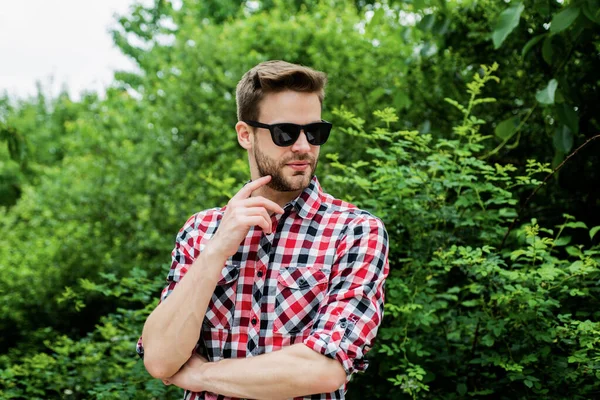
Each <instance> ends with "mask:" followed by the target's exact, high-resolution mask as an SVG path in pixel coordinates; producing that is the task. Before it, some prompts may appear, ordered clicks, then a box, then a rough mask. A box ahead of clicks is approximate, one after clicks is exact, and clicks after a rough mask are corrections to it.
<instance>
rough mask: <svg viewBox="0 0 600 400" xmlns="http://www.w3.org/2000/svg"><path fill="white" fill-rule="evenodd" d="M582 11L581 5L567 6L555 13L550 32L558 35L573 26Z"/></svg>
mask: <svg viewBox="0 0 600 400" xmlns="http://www.w3.org/2000/svg"><path fill="white" fill-rule="evenodd" d="M580 11H581V10H580V9H579V7H567V8H565V9H564V10H562V11H561V12H559V13H558V14H554V17H552V22H551V24H550V34H551V35H556V34H557V33H559V32H562V31H564V30H565V29H567V28H568V27H569V26H571V24H572V23H573V21H575V20H576V19H577V17H578V16H579V12H580Z"/></svg>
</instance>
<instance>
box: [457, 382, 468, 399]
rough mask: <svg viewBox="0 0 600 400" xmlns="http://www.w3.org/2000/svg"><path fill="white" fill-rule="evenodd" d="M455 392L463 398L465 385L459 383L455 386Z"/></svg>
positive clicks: (465, 392)
mask: <svg viewBox="0 0 600 400" xmlns="http://www.w3.org/2000/svg"><path fill="white" fill-rule="evenodd" d="M456 391H457V392H458V394H459V395H460V396H461V397H462V396H464V395H465V394H467V385H465V384H464V383H459V384H458V385H456Z"/></svg>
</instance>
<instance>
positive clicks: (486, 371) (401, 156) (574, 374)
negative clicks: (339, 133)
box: [332, 67, 600, 399]
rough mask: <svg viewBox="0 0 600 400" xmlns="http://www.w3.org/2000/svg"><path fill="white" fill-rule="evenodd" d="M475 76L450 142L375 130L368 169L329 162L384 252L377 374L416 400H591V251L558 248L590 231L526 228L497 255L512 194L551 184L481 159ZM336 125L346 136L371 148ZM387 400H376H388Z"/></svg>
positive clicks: (594, 295) (594, 275) (597, 359)
mask: <svg viewBox="0 0 600 400" xmlns="http://www.w3.org/2000/svg"><path fill="white" fill-rule="evenodd" d="M482 71H484V74H483V75H482V76H476V77H475V80H474V82H473V84H471V85H468V86H469V89H468V90H469V92H470V93H471V95H472V96H471V99H470V101H469V103H468V104H466V105H461V104H459V103H457V102H455V101H453V100H448V102H449V103H450V104H453V105H454V106H455V107H457V108H459V109H460V110H461V111H462V112H464V113H465V118H464V120H463V123H462V125H460V126H457V127H456V128H455V129H454V132H455V134H456V139H452V140H448V139H439V140H434V139H433V138H432V137H431V135H423V134H419V133H418V132H408V131H394V130H389V129H388V128H387V125H388V122H387V121H386V118H381V120H382V124H384V125H386V128H378V129H377V130H376V135H372V137H373V140H372V146H371V150H370V151H369V153H370V154H371V155H372V156H373V160H372V161H371V162H369V163H368V164H367V165H364V164H363V165H361V169H360V170H359V169H358V168H355V167H353V166H344V165H343V164H342V163H341V162H340V160H339V158H337V157H333V158H334V159H335V160H336V164H335V166H336V168H338V169H339V171H340V174H339V175H337V176H335V177H333V178H332V179H333V180H334V181H336V182H338V183H339V184H341V185H343V186H342V188H345V189H346V190H348V191H351V192H352V193H353V195H354V196H355V198H354V200H355V201H356V202H357V203H358V204H360V205H362V206H363V207H366V208H369V209H371V210H373V211H374V212H375V213H376V214H377V215H381V216H382V217H383V219H384V221H385V223H386V226H387V227H388V230H389V233H390V237H391V243H393V246H392V247H391V251H392V254H391V256H390V261H391V266H392V271H391V276H390V278H389V279H388V281H387V283H386V285H387V292H386V293H387V303H386V319H385V322H384V326H383V327H382V328H381V331H380V334H379V340H380V341H379V344H378V346H377V350H376V351H378V352H379V354H380V357H381V359H380V360H379V361H380V363H379V371H378V372H379V374H380V376H383V377H388V380H389V382H390V383H391V384H392V385H393V386H398V387H400V389H401V390H402V392H403V393H405V394H406V395H407V396H409V397H412V398H443V399H450V398H461V397H464V396H466V395H469V396H472V397H485V396H489V395H491V394H493V393H503V392H506V391H507V390H510V392H511V393H513V396H515V397H527V396H534V397H537V396H556V397H560V398H582V399H583V398H590V396H593V394H594V393H596V392H597V391H598V389H599V386H598V383H597V382H598V377H599V376H600V372H599V367H600V351H599V350H598V349H599V348H598V346H597V344H598V343H600V330H599V328H600V323H599V322H598V318H599V317H600V312H599V311H598V308H597V305H598V303H597V299H598V294H600V289H598V287H597V284H596V283H597V281H598V279H599V278H600V247H599V246H597V245H596V246H594V247H589V246H585V245H583V244H582V245H574V244H571V243H570V242H571V237H570V236H568V237H567V236H565V234H571V233H572V232H573V230H574V229H578V228H581V229H585V230H586V231H587V230H588V229H587V227H586V225H585V224H584V223H582V222H575V221H574V220H573V217H572V216H569V215H566V216H565V218H566V220H565V222H564V223H562V224H560V225H558V226H556V230H554V229H546V228H541V227H540V226H539V224H538V223H537V221H536V220H535V219H534V220H532V222H531V223H530V224H526V225H524V226H522V227H521V228H520V229H519V230H518V231H517V232H515V233H514V234H513V235H512V240H511V245H510V246H511V248H505V249H498V248H497V246H498V245H499V244H500V242H501V240H502V237H503V235H504V233H505V231H506V229H507V228H506V227H507V225H508V223H509V222H510V221H511V220H512V219H513V218H514V217H515V215H516V214H515V209H514V207H515V205H516V201H515V199H514V198H513V195H512V193H511V192H513V191H514V189H515V188H518V187H527V188H530V189H533V187H534V186H536V185H538V184H540V182H539V181H538V180H537V179H536V178H535V176H536V175H538V174H540V173H548V172H550V170H549V169H548V166H547V165H545V164H542V163H539V162H536V161H534V160H530V161H529V162H528V168H527V170H526V174H525V175H518V174H517V173H516V168H514V167H513V166H511V165H510V164H507V165H503V166H502V165H499V164H495V165H490V164H488V163H485V162H482V161H481V160H479V159H478V158H477V156H478V155H479V154H480V151H481V150H482V148H483V146H482V144H481V143H482V142H483V141H485V140H486V137H484V136H482V135H481V134H480V133H479V132H478V128H479V122H480V120H479V119H478V118H476V117H474V116H473V115H472V114H471V112H470V111H468V110H472V108H473V105H474V104H477V98H476V96H474V95H473V93H477V92H478V91H479V90H480V89H481V88H482V85H483V83H484V82H487V81H490V80H496V79H497V78H495V77H494V76H493V75H492V73H493V72H494V71H495V68H493V67H492V68H485V67H482ZM387 113H389V110H388V111H386V114H387ZM343 115H344V116H345V117H346V118H347V120H348V122H347V126H352V128H348V129H347V130H346V133H348V134H353V135H358V136H361V137H369V134H368V133H366V132H364V131H363V130H361V129H359V130H358V131H356V130H355V129H356V128H357V127H356V124H355V123H354V122H353V116H352V115H351V114H350V113H349V112H348V111H345V112H344V113H343ZM378 115H379V116H380V117H381V116H383V115H384V114H382V113H378ZM487 139H488V140H489V138H487ZM381 143H386V145H385V146H384V147H382V146H381V145H380V144H381ZM378 144H379V145H378ZM361 171H362V173H361ZM356 188H359V189H358V190H357V189H356ZM353 189H354V190H353ZM342 191H344V189H342ZM589 232H590V235H593V234H595V233H596V232H597V230H595V231H593V232H592V231H591V230H590V231H589ZM584 243H585V242H584ZM584 304H585V305H584ZM387 390H388V391H387V392H385V391H384V392H379V393H380V396H381V397H382V398H397V397H398V396H397V395H394V394H393V393H394V389H392V388H389V389H387ZM575 393H577V394H576V395H574V394H575ZM573 396H574V397H573Z"/></svg>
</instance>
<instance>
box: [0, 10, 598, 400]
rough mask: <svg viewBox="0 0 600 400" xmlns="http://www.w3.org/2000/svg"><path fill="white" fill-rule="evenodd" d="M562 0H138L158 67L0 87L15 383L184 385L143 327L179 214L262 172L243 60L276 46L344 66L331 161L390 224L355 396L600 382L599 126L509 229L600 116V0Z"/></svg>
mask: <svg viewBox="0 0 600 400" xmlns="http://www.w3.org/2000/svg"><path fill="white" fill-rule="evenodd" d="M565 3H567V4H562V3H559V2H558V1H554V0H552V1H548V2H540V1H537V0H526V1H524V2H523V7H521V5H520V3H515V2H511V3H510V4H506V3H504V2H497V1H494V0H478V1H470V2H469V1H467V2H465V1H461V2H459V1H442V2H440V1H439V0H413V1H400V0H398V1H393V0H390V1H388V2H372V1H317V0H315V1H310V2H298V1H295V0H275V1H260V2H247V3H246V2H243V3H241V5H240V3H239V2H233V1H227V2H222V1H215V0H208V1H203V2H192V1H183V2H182V5H181V8H175V7H174V4H172V3H171V2H165V1H162V0H157V1H156V2H155V3H154V4H152V5H150V6H142V5H136V6H134V7H133V8H132V10H131V12H130V15H127V16H123V17H121V18H120V20H119V25H120V28H119V29H118V30H117V31H115V32H113V35H114V39H115V43H116V44H117V45H118V46H119V47H120V48H121V50H122V51H123V52H124V53H125V54H127V55H129V56H130V57H132V59H133V60H134V61H135V62H136V63H137V64H138V66H139V67H140V70H141V72H140V73H124V72H118V73H117V74H116V75H115V83H114V86H113V87H112V88H111V89H109V90H108V91H107V93H106V97H105V98H100V97H99V96H97V95H95V94H87V95H85V96H84V97H83V98H82V100H81V101H78V102H74V101H71V100H70V99H69V98H68V96H67V95H66V94H62V95H60V96H59V97H57V98H55V99H51V98H47V97H46V96H44V95H43V93H40V94H39V95H38V96H37V98H35V99H30V100H26V101H18V102H13V101H9V99H7V98H6V97H1V98H0V232H1V234H0V272H1V274H0V333H1V334H0V354H2V355H1V356H0V398H62V397H64V398H82V399H83V398H96V397H98V398H119V394H121V396H122V397H128V398H148V397H155V398H163V397H165V396H166V395H167V393H169V394H171V393H173V396H177V395H178V394H175V393H176V392H177V391H176V390H174V389H173V388H168V391H167V389H166V388H164V387H163V386H162V385H161V384H160V382H158V381H155V380H152V379H150V378H149V376H148V375H147V374H146V373H145V372H144V370H143V366H142V365H141V362H140V361H139V360H138V359H137V358H136V356H135V355H134V353H133V345H134V342H135V339H136V338H137V336H138V334H139V332H140V331H141V327H142V323H143V321H144V318H145V316H146V315H147V314H148V312H149V311H150V310H151V309H152V308H153V306H154V305H155V304H156V299H157V297H158V290H159V288H160V287H161V286H162V284H163V282H164V276H165V275H166V268H167V267H166V264H165V263H166V262H168V258H169V257H168V255H169V252H170V250H171V246H172V240H173V237H174V234H175V233H176V232H177V230H178V229H179V228H180V226H181V223H182V221H183V220H185V218H186V217H188V216H189V215H191V214H192V213H194V212H196V211H198V210H200V209H203V208H207V207H213V206H215V205H219V204H224V202H225V201H226V200H227V199H228V198H229V197H230V196H231V195H232V194H233V193H234V192H235V190H236V188H237V187H239V185H240V184H241V182H243V181H244V180H245V179H247V176H248V166H247V161H246V160H245V156H244V153H243V151H242V150H241V149H239V148H238V146H237V144H236V141H235V133H234V130H233V128H232V127H233V125H234V123H235V120H236V118H235V112H234V110H235V104H234V90H235V84H236V82H237V80H238V79H239V77H240V76H241V74H242V73H243V72H245V71H246V70H247V69H248V68H250V67H251V66H253V65H255V64H256V63H258V62H260V61H263V60H266V59H277V58H283V59H286V60H288V61H292V62H298V63H302V64H306V65H310V66H313V67H315V68H318V69H322V70H324V71H326V72H327V73H328V75H329V87H328V93H327V97H326V102H325V110H324V111H325V113H324V118H326V119H328V120H332V121H333V122H334V125H335V126H336V131H335V133H334V135H332V137H331V140H330V141H329V142H328V143H327V146H326V147H324V149H323V153H322V159H321V163H320V165H319V178H320V180H321V182H322V183H323V185H324V187H325V188H326V189H327V190H328V191H329V192H331V193H332V194H334V195H337V196H338V197H341V198H343V199H345V200H351V201H353V202H355V203H357V204H358V205H360V206H362V207H364V208H367V209H369V210H371V211H373V212H375V213H376V214H377V215H379V216H381V217H382V218H383V219H384V221H385V223H386V226H387V229H388V232H389V234H390V238H391V244H392V245H391V256H390V261H391V265H392V273H391V276H390V279H389V281H388V286H387V299H388V305H387V309H386V317H385V321H384V325H383V326H382V328H381V332H380V335H379V339H378V342H377V346H376V347H375V348H374V349H373V350H372V352H371V353H370V355H371V358H372V366H371V367H370V369H369V370H368V371H367V374H366V375H364V376H356V377H355V378H354V380H353V382H352V383H351V388H350V391H349V394H348V396H349V398H361V399H363V398H383V399H394V398H410V397H424V398H430V397H433V398H444V399H446V398H453V397H466V396H479V397H492V396H494V397H501V396H504V397H506V398H514V397H545V398H573V397H575V396H581V398H590V397H594V396H595V395H596V394H597V392H598V391H599V390H600V389H599V387H598V384H597V383H596V381H597V380H598V371H599V356H598V352H597V350H596V349H597V348H598V331H599V328H598V321H599V318H598V317H599V315H598V311H596V310H597V309H598V305H599V302H598V289H597V288H596V286H597V282H598V251H599V250H598V239H599V238H600V235H598V234H597V232H598V228H597V227H595V226H596V225H599V224H600V220H599V219H598V217H597V216H596V214H597V213H594V211H595V210H597V208H598V206H600V196H599V192H598V190H597V188H598V187H600V185H598V184H597V182H598V178H599V177H600V174H598V171H600V169H599V168H598V165H599V163H600V158H599V157H598V154H599V153H598V152H597V151H595V149H596V148H597V147H595V148H594V147H592V146H593V145H589V146H588V147H587V148H586V149H584V150H582V151H581V153H580V154H579V155H578V156H577V157H572V158H571V159H570V160H569V162H568V163H567V164H566V166H565V168H563V169H562V170H561V171H559V173H557V174H556V176H555V177H554V179H551V180H550V181H548V183H547V184H546V185H544V186H543V187H542V190H540V192H539V193H538V194H537V195H536V196H535V197H534V198H533V200H532V201H531V202H530V203H529V204H528V205H527V207H525V208H524V209H523V210H522V211H520V214H521V215H520V217H521V220H522V221H531V222H530V223H527V224H525V225H520V226H518V227H517V228H515V229H513V230H512V231H511V234H510V235H509V236H508V238H507V239H506V241H505V240H504V239H505V238H504V236H505V234H506V232H507V231H508V230H509V228H508V227H509V225H510V224H511V222H512V220H513V219H514V218H515V217H516V214H517V208H518V207H519V206H520V204H522V203H523V201H522V200H521V199H522V198H525V196H528V195H529V194H530V193H531V192H532V190H533V189H534V187H535V186H537V185H539V184H540V182H539V180H540V179H541V178H542V176H543V175H542V174H548V172H549V166H550V165H551V164H552V166H555V165H557V163H558V162H560V161H561V160H563V159H564V157H565V156H566V154H567V153H568V152H569V151H570V150H571V149H573V148H575V147H576V146H578V145H579V144H581V143H583V141H584V140H587V139H588V138H590V137H591V136H592V135H593V134H594V132H598V131H599V130H600V125H599V123H598V119H597V115H596V114H597V113H596V110H595V108H594V105H595V104H596V103H595V101H596V98H597V82H598V69H597V68H596V64H597V57H596V56H595V55H597V53H598V52H597V49H598V48H600V47H599V46H600V34H599V31H598V30H597V25H598V23H599V22H600V20H598V15H597V13H594V12H593V10H594V9H597V8H598V1H597V0H578V1H572V2H565ZM573 17H574V18H573ZM544 26H546V27H548V26H550V28H549V30H547V28H545V27H544ZM557 26H558V27H560V28H562V29H558V28H557ZM552 27H553V28H552ZM491 60H498V62H499V71H501V74H500V75H501V76H502V80H501V81H498V80H497V79H496V78H494V77H493V75H494V73H495V70H496V68H497V67H496V66H494V67H490V68H482V67H480V66H479V65H480V64H482V63H489V62H490V61H491ZM473 76H475V77H476V78H475V81H473V82H471V80H472V77H473ZM487 81H491V82H487ZM486 82H487V83H488V84H487V85H484V84H485V83H486ZM465 86H467V87H468V89H469V90H468V91H466V92H465V91H464V87H465ZM445 98H452V99H454V100H446V101H444V99H445ZM474 115H477V117H475V116H474ZM458 120H459V122H456V121H458ZM453 126H454V128H453ZM340 127H341V128H340ZM5 143H6V144H7V146H4V144H5ZM528 159H531V160H536V161H526V160H528ZM569 214H570V215H573V216H574V217H571V216H570V215H569ZM584 222H585V223H584ZM594 235H595V236H594ZM502 243H504V245H501V244H502ZM142 271H143V272H142ZM148 277H151V278H148ZM137 281H139V282H140V287H139V288H136V283H135V282H137ZM122 397H120V398H122Z"/></svg>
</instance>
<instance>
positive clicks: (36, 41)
mask: <svg viewBox="0 0 600 400" xmlns="http://www.w3.org/2000/svg"><path fill="white" fill-rule="evenodd" d="M136 2H140V1H136V0H0V93H4V92H5V91H8V93H9V94H10V95H12V96H19V97H26V96H30V95H34V94H35V93H36V89H35V82H36V80H39V81H41V82H42V84H43V86H44V87H45V88H46V89H47V90H46V92H48V91H51V92H52V93H53V94H56V93H58V92H59V91H60V89H61V87H62V86H63V84H67V85H68V88H69V93H70V94H71V95H72V97H74V98H78V97H79V93H80V91H81V90H83V89H94V90H102V89H103V88H105V87H106V86H107V85H108V84H109V83H110V82H111V81H112V73H113V71H114V70H116V69H127V70H132V69H134V64H133V62H131V61H130V60H129V59H128V58H127V57H125V56H124V55H123V54H121V53H120V51H119V50H118V49H117V48H116V47H115V46H114V45H113V43H112V38H111V36H110V34H109V33H108V29H109V28H110V27H111V26H115V24H116V23H115V18H114V17H113V15H114V14H115V13H118V14H119V15H121V14H124V13H127V10H128V9H129V6H130V5H131V4H134V3H136ZM141 2H142V3H144V4H148V3H151V1H150V0H144V1H141ZM51 77H53V82H52V83H51Z"/></svg>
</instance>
